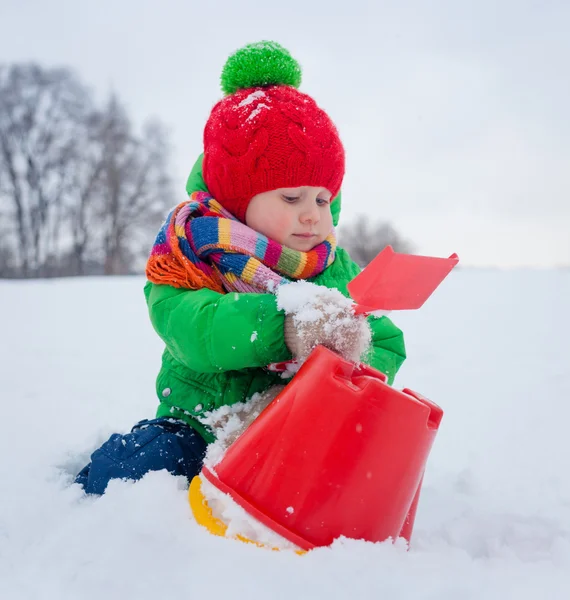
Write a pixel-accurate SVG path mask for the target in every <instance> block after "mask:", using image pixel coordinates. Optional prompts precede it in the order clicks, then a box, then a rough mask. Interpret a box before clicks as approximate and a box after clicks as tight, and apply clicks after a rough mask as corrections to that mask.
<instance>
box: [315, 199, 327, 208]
mask: <svg viewBox="0 0 570 600" xmlns="http://www.w3.org/2000/svg"><path fill="white" fill-rule="evenodd" d="M317 204H318V205H319V206H326V205H327V204H329V201H328V200H327V199H326V198H317Z"/></svg>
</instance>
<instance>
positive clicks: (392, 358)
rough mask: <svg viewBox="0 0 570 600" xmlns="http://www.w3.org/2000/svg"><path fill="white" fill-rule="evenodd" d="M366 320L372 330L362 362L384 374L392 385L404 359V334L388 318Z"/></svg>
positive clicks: (369, 318)
mask: <svg viewBox="0 0 570 600" xmlns="http://www.w3.org/2000/svg"><path fill="white" fill-rule="evenodd" d="M368 320H369V323H370V327H371V329H372V347H371V349H370V351H369V353H368V356H367V357H366V359H365V361H364V362H366V363H367V364H369V365H370V366H371V367H374V368H375V369H378V371H381V372H382V373H385V374H386V376H387V377H388V383H389V384H390V385H392V384H393V383H394V377H395V376H396V373H397V372H398V370H399V368H400V367H401V366H402V364H403V362H404V360H405V359H406V347H405V344H404V334H403V333H402V331H401V330H400V329H399V328H398V327H396V325H394V323H392V321H391V320H390V319H389V318H388V317H380V318H377V317H368Z"/></svg>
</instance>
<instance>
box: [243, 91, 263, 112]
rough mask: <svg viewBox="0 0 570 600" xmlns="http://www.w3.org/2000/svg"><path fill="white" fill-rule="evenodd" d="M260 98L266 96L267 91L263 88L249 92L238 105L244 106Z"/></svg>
mask: <svg viewBox="0 0 570 600" xmlns="http://www.w3.org/2000/svg"><path fill="white" fill-rule="evenodd" d="M260 98H265V92H264V91H263V90H256V91H255V92H251V94H249V95H248V96H247V97H246V98H244V99H243V100H242V101H241V102H240V103H239V104H238V107H239V108H242V107H243V106H248V105H249V104H251V103H252V102H255V101H256V100H259V99H260Z"/></svg>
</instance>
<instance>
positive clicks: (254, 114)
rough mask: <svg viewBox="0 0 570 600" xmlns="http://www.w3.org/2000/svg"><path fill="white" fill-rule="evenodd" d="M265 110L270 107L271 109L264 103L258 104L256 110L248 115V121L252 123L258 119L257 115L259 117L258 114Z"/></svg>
mask: <svg viewBox="0 0 570 600" xmlns="http://www.w3.org/2000/svg"><path fill="white" fill-rule="evenodd" d="M263 108H267V109H269V108H270V107H269V106H268V105H267V104H264V103H263V102H261V103H260V104H258V105H257V106H256V107H255V109H254V110H252V111H251V112H250V113H249V115H248V117H247V119H246V121H251V120H252V119H254V118H255V117H257V115H258V114H259V113H260V112H261V110H262V109H263Z"/></svg>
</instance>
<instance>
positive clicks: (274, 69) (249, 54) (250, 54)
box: [221, 41, 301, 95]
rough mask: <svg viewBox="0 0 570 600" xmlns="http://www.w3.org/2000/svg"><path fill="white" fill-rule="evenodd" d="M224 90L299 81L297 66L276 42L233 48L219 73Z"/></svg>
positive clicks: (229, 90) (286, 51)
mask: <svg viewBox="0 0 570 600" xmlns="http://www.w3.org/2000/svg"><path fill="white" fill-rule="evenodd" d="M221 82H222V90H223V92H224V94H226V95H228V94H233V93H235V92H237V90H244V89H247V88H252V87H260V86H265V85H290V86H292V87H299V85H301V67H300V66H299V63H298V62H297V61H296V60H295V59H294V58H293V57H292V56H291V54H289V51H288V50H286V49H285V48H283V46H281V45H279V44H278V43H277V42H268V41H263V42H256V43H255V44H248V45H247V46H244V47H243V48H240V49H239V50H238V51H237V52H234V54H232V55H231V56H230V57H229V58H228V60H227V61H226V64H225V65H224V68H223V70H222V76H221Z"/></svg>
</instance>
